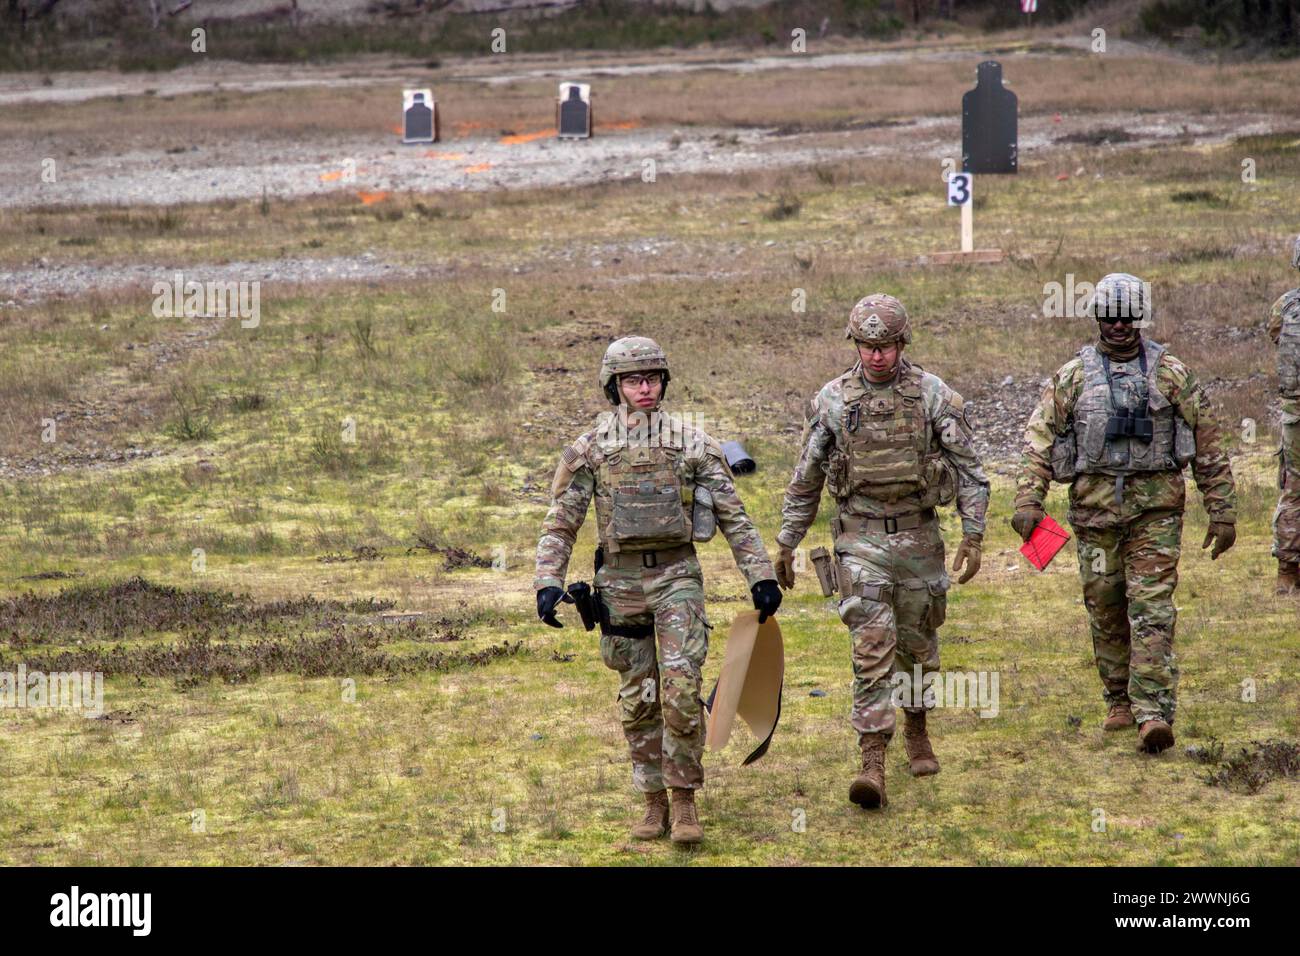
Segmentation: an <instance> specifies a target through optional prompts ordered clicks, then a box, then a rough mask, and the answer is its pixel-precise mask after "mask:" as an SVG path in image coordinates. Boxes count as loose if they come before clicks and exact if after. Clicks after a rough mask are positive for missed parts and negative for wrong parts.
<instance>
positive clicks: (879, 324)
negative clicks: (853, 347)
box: [844, 292, 912, 346]
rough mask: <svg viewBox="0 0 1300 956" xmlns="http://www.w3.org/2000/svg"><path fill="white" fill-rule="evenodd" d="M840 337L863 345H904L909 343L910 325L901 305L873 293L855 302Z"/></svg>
mask: <svg viewBox="0 0 1300 956" xmlns="http://www.w3.org/2000/svg"><path fill="white" fill-rule="evenodd" d="M844 337H845V338H846V339H853V340H854V341H855V342H861V343H863V344H864V345H882V346H883V345H891V344H893V343H895V342H902V343H903V344H904V345H906V344H907V343H908V342H910V341H912V323H911V321H910V320H909V319H908V318H907V310H906V309H904V308H903V303H901V302H899V301H898V300H897V299H895V298H894V297H893V296H892V295H885V294H884V293H883V292H875V293H872V294H871V295H868V296H865V297H863V298H861V299H859V300H858V304H857V305H855V306H854V307H853V311H851V312H850V313H849V324H848V327H847V328H846V329H845V330H844Z"/></svg>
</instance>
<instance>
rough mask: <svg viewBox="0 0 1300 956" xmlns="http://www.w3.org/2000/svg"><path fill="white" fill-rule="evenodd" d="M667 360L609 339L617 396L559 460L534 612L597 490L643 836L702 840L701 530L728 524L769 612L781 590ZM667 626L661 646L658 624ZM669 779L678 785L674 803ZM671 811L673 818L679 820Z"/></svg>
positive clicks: (611, 637) (551, 605)
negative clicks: (676, 405) (678, 403)
mask: <svg viewBox="0 0 1300 956" xmlns="http://www.w3.org/2000/svg"><path fill="white" fill-rule="evenodd" d="M668 381H669V372H668V362H667V359H666V357H665V356H664V353H663V351H662V350H661V349H660V348H659V346H658V345H656V344H655V343H654V342H653V341H652V340H650V339H647V338H641V337H637V336H633V337H628V338H623V339H619V340H618V341H616V342H614V343H613V344H612V345H610V347H609V350H608V351H607V352H606V353H605V360H604V362H603V363H602V365H601V372H600V384H601V387H602V389H603V390H604V392H605V395H606V397H607V398H608V399H609V401H610V404H612V405H614V406H615V409H614V411H612V412H606V413H604V414H603V415H602V416H601V419H600V421H599V423H598V424H597V427H596V428H595V429H594V430H593V431H589V432H587V433H586V434H584V435H582V436H581V437H580V438H579V439H578V440H577V441H575V442H574V443H573V444H572V445H571V446H569V448H567V449H566V450H565V452H564V454H563V456H562V457H561V459H560V464H559V467H558V468H557V469H556V472H555V480H554V482H553V484H552V486H551V494H552V498H553V500H552V503H551V508H550V511H548V512H547V515H546V520H545V522H544V523H543V525H542V536H541V540H540V541H538V543H537V576H536V579H535V581H534V587H535V588H536V590H537V613H538V616H539V617H540V618H541V619H542V620H543V621H545V622H546V623H548V624H550V625H552V626H553V627H559V626H561V625H560V623H559V621H557V620H556V619H555V608H556V605H557V604H558V603H559V602H560V601H561V600H562V599H564V597H565V594H564V591H563V587H564V578H565V572H566V570H567V568H568V563H569V555H570V553H571V552H572V549H573V543H574V540H575V538H576V536H577V533H578V529H579V528H580V527H581V526H582V522H583V520H584V519H585V518H586V515H587V506H588V504H589V503H590V502H591V500H592V499H593V498H595V502H596V521H597V524H596V534H597V537H598V539H599V548H598V550H597V553H596V555H597V556H596V563H597V571H596V578H595V587H596V588H597V589H598V590H599V596H600V599H601V602H602V604H603V607H604V609H605V610H604V612H603V613H602V614H601V638H600V653H601V657H602V659H603V660H604V662H605V665H606V666H608V667H610V668H612V669H613V670H616V671H618V674H619V678H620V681H621V683H620V687H619V694H618V697H619V705H620V708H621V711H622V722H623V733H624V735H625V736H626V737H627V743H628V749H629V751H630V752H631V757H632V783H633V785H634V786H635V787H636V788H637V789H638V790H640V791H641V792H642V793H644V794H645V800H646V811H645V818H644V819H643V820H642V822H641V823H640V824H637V825H636V826H635V827H633V829H632V835H633V836H634V837H635V838H638V839H654V838H656V837H660V836H662V835H663V834H664V833H665V831H666V830H667V829H668V827H669V826H670V825H671V830H672V839H673V842H675V843H698V842H699V841H700V840H701V839H702V838H703V830H702V828H701V827H700V824H699V819H698V816H697V814H696V809H695V791H696V789H698V788H700V787H702V786H703V785H704V769H703V767H702V766H701V762H700V760H701V757H702V756H703V753H704V738H705V721H704V714H703V701H702V700H701V698H700V677H701V668H702V667H703V666H704V658H705V654H706V653H707V652H708V647H709V629H710V625H709V622H708V619H707V617H706V616H705V613H704V581H703V578H702V576H701V574H700V562H699V560H698V559H697V558H696V556H695V545H694V542H695V541H706V540H708V539H709V538H710V537H711V536H712V533H713V529H714V528H716V527H720V528H721V529H722V533H723V534H724V535H725V536H726V539H727V543H728V544H729V545H730V546H731V551H732V554H733V555H734V556H735V559H736V564H737V566H738V567H739V568H740V571H741V573H742V574H743V575H744V576H745V580H746V582H747V583H748V584H749V585H750V590H751V592H752V594H753V598H754V607H755V608H757V609H758V610H759V612H760V620H766V617H767V615H769V614H774V613H775V612H776V609H777V607H778V606H779V605H780V603H781V591H780V588H778V587H777V585H776V580H775V573H774V571H773V569H772V563H771V561H770V560H769V559H768V556H767V551H766V550H765V549H764V547H763V541H762V538H760V537H759V534H758V531H757V529H755V527H754V524H753V522H752V521H750V519H749V516H748V515H746V514H745V508H744V506H743V505H742V504H741V501H740V497H739V496H738V495H737V494H736V487H735V484H734V482H733V480H732V474H731V469H730V468H729V467H728V465H727V460H726V457H725V456H724V455H723V453H722V446H721V445H719V444H718V442H717V441H715V440H714V439H713V438H711V437H710V436H709V435H707V434H705V433H704V432H703V431H701V430H700V429H698V428H695V427H694V426H692V425H691V424H689V423H687V422H686V421H685V420H684V419H683V418H682V417H681V416H676V415H669V414H665V413H662V412H660V411H659V410H658V409H659V402H660V400H661V399H662V397H663V392H664V390H665V388H666V387H667V385H668ZM656 635H657V636H658V638H659V655H658V659H656V654H655V637H656ZM665 787H668V788H671V790H672V801H671V808H670V806H669V798H668V795H667V793H666V792H665ZM670 817H671V823H670Z"/></svg>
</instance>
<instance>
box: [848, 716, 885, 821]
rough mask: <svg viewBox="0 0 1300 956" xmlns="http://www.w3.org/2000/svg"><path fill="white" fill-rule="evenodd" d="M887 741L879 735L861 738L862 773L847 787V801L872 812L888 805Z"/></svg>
mask: <svg viewBox="0 0 1300 956" xmlns="http://www.w3.org/2000/svg"><path fill="white" fill-rule="evenodd" d="M887 746H889V741H888V740H886V739H885V737H884V736H883V735H881V734H868V735H867V736H865V737H863V738H862V772H861V773H859V774H858V775H857V776H856V777H854V778H853V783H852V784H851V785H850V786H849V799H850V800H852V801H853V802H854V803H856V804H857V805H858V806H860V807H865V808H866V809H868V810H874V809H876V808H877V807H885V806H888V805H889V800H888V799H887V798H886V797H885V748H886V747H887Z"/></svg>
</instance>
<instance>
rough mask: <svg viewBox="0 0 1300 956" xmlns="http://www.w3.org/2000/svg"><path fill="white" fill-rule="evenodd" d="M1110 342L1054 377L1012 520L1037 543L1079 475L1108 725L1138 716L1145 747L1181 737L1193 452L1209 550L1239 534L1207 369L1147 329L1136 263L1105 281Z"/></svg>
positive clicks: (1033, 420) (1073, 505)
mask: <svg viewBox="0 0 1300 956" xmlns="http://www.w3.org/2000/svg"><path fill="white" fill-rule="evenodd" d="M1090 311H1091V314H1092V316H1093V317H1094V318H1096V320H1097V322H1098V328H1099V333H1100V335H1099V340H1098V341H1097V342H1096V343H1095V344H1093V345H1085V346H1084V347H1083V348H1082V349H1080V350H1079V353H1078V356H1077V357H1076V358H1073V359H1071V360H1070V361H1069V362H1066V363H1065V364H1064V365H1063V366H1061V368H1060V369H1059V370H1058V371H1057V373H1056V374H1055V375H1053V376H1052V381H1051V384H1049V385H1048V386H1047V388H1046V389H1045V390H1044V391H1043V396H1042V400H1041V401H1040V402H1039V404H1038V407H1037V408H1036V409H1034V412H1033V414H1032V415H1031V416H1030V419H1029V425H1028V427H1027V428H1026V430H1025V446H1024V454H1023V456H1022V458H1021V461H1020V470H1019V475H1018V480H1017V489H1016V512H1015V516H1014V517H1013V518H1012V520H1011V524H1012V526H1013V527H1014V528H1015V529H1016V531H1017V532H1018V533H1019V534H1020V536H1021V537H1022V538H1024V539H1025V540H1026V541H1027V540H1029V536H1030V535H1031V534H1032V533H1033V530H1034V528H1035V527H1036V526H1037V524H1038V522H1039V521H1041V520H1042V519H1043V516H1044V511H1043V499H1044V496H1045V495H1046V494H1047V487H1048V482H1049V481H1051V480H1056V481H1060V482H1068V483H1069V485H1070V510H1069V521H1070V524H1071V525H1072V526H1073V528H1074V532H1075V539H1076V543H1077V546H1078V552H1079V570H1080V574H1081V575H1082V578H1083V597H1084V604H1085V605H1086V606H1087V608H1088V617H1089V620H1090V622H1091V627H1092V642H1093V651H1094V654H1095V656H1096V660H1097V669H1098V670H1099V671H1100V672H1101V681H1102V686H1103V688H1104V694H1105V700H1106V703H1107V704H1108V705H1109V709H1108V712H1107V715H1106V719H1105V721H1104V722H1103V724H1102V726H1103V727H1104V728H1105V729H1106V730H1122V729H1124V728H1125V727H1131V726H1133V724H1134V722H1135V720H1136V722H1137V724H1138V725H1139V730H1138V750H1139V751H1142V752H1146V753H1159V752H1160V751H1161V750H1164V749H1165V748H1167V747H1170V746H1172V745H1173V743H1174V734H1173V722H1174V710H1175V704H1176V691H1177V685H1178V668H1177V666H1176V663H1175V659H1174V649H1173V643H1174V618H1175V612H1174V601H1173V597H1174V588H1175V587H1176V586H1177V584H1178V555H1179V550H1180V547H1181V542H1182V531H1183V509H1184V504H1185V499H1186V489H1185V486H1184V481H1183V468H1184V467H1185V466H1186V465H1188V464H1189V463H1190V464H1191V466H1192V475H1193V476H1194V477H1195V479H1196V486H1197V488H1199V489H1200V492H1201V498H1202V502H1203V504H1204V506H1205V510H1206V512H1207V513H1208V514H1209V516H1210V527H1209V531H1208V532H1207V533H1206V536H1205V541H1204V543H1203V544H1202V545H1201V547H1202V548H1206V547H1209V546H1210V545H1211V544H1213V545H1214V549H1213V551H1212V552H1211V557H1212V558H1216V559H1217V558H1218V556H1219V555H1220V554H1222V553H1223V552H1224V551H1227V550H1228V549H1229V548H1230V547H1232V545H1233V542H1234V541H1235V540H1236V524H1235V522H1236V513H1235V507H1236V491H1235V486H1234V484H1233V478H1232V469H1231V467H1230V464H1229V461H1228V452H1227V450H1226V449H1225V447H1224V444H1223V438H1222V435H1221V432H1220V430H1219V427H1218V425H1217V423H1216V422H1215V421H1214V417H1213V415H1212V414H1211V411H1210V404H1209V400H1208V399H1207V398H1206V396H1205V393H1204V391H1202V389H1201V387H1200V386H1199V385H1198V384H1197V381H1196V376H1195V375H1193V374H1192V372H1191V370H1190V369H1188V368H1187V366H1185V365H1184V364H1183V363H1182V362H1180V361H1178V359H1176V358H1174V357H1173V355H1171V354H1170V353H1169V352H1168V350H1166V349H1165V347H1164V346H1162V345H1159V344H1157V343H1155V342H1152V341H1150V340H1149V339H1144V338H1143V337H1142V333H1141V331H1140V329H1141V328H1142V327H1143V326H1146V325H1149V324H1150V322H1151V320H1152V318H1153V315H1154V312H1153V310H1152V308H1151V303H1150V293H1149V289H1148V288H1147V287H1146V286H1145V284H1144V283H1143V282H1142V281H1141V280H1140V279H1138V278H1136V277H1134V276H1131V275H1128V274H1127V273H1113V274H1111V275H1108V276H1105V277H1104V278H1103V279H1102V280H1101V281H1100V282H1098V283H1097V286H1096V290H1095V294H1094V296H1093V299H1092V303H1091V305H1090Z"/></svg>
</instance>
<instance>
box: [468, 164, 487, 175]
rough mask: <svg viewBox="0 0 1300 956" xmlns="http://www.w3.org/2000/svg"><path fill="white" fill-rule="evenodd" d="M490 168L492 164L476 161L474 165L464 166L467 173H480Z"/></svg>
mask: <svg viewBox="0 0 1300 956" xmlns="http://www.w3.org/2000/svg"><path fill="white" fill-rule="evenodd" d="M491 168H492V164H491V163H478V164H477V165H475V166H466V167H465V172H467V173H481V172H485V171H486V170H489V169H491Z"/></svg>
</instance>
